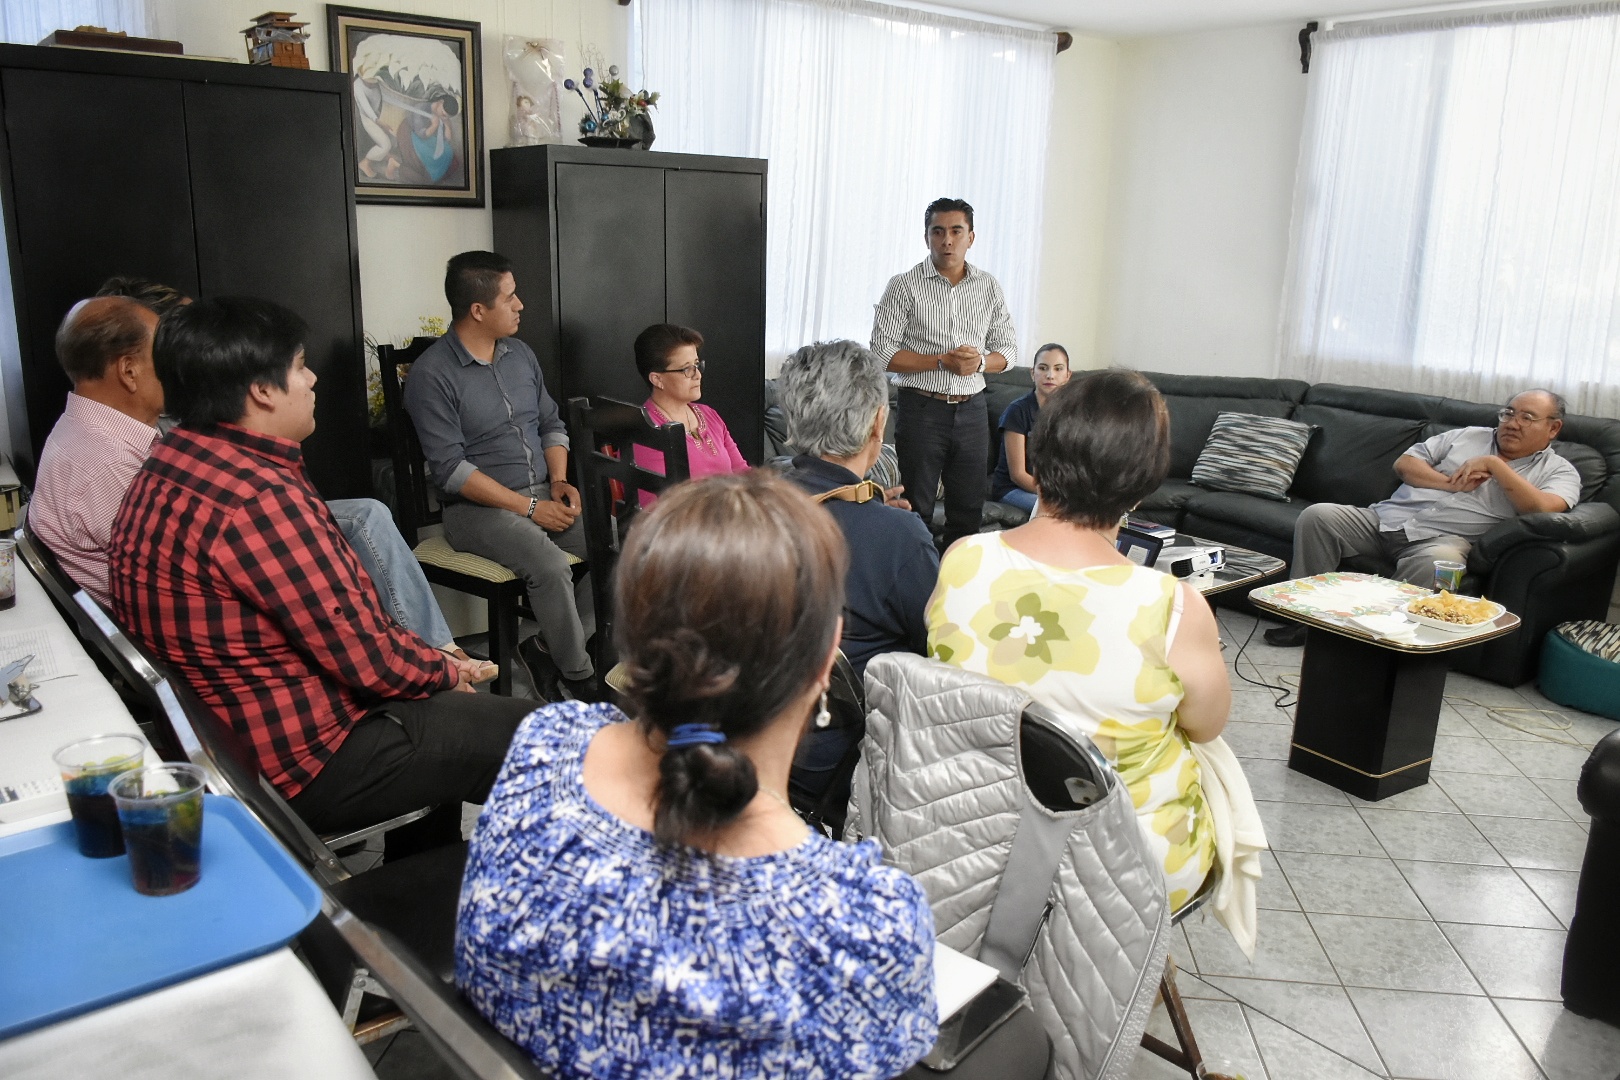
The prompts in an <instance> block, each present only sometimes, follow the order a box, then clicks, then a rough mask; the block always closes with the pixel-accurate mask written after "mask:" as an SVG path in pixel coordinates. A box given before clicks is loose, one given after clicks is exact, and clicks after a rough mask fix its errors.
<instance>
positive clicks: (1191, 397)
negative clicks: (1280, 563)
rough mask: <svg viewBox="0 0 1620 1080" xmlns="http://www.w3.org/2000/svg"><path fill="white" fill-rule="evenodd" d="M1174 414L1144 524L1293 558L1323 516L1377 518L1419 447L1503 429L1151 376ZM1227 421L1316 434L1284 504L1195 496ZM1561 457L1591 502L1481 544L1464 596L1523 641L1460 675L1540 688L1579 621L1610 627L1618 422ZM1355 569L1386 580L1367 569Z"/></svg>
mask: <svg viewBox="0 0 1620 1080" xmlns="http://www.w3.org/2000/svg"><path fill="white" fill-rule="evenodd" d="M1146 374H1147V376H1148V378H1150V379H1152V380H1153V382H1154V384H1155V385H1156V386H1158V388H1159V391H1160V392H1161V393H1163V394H1164V397H1165V401H1166V402H1167V403H1168V404H1169V407H1170V428H1171V452H1170V478H1169V479H1167V480H1166V481H1165V482H1164V484H1163V485H1162V486H1161V487H1160V488H1159V490H1158V491H1156V492H1154V493H1153V495H1151V496H1150V497H1149V498H1148V499H1147V500H1146V501H1144V502H1143V504H1142V514H1143V516H1145V517H1150V518H1153V519H1155V520H1158V521H1160V522H1162V523H1164V524H1166V525H1174V526H1176V527H1177V528H1179V529H1181V530H1183V531H1185V532H1188V533H1191V534H1193V535H1196V536H1201V537H1204V538H1206V539H1209V540H1215V541H1219V542H1222V543H1228V544H1236V545H1238V546H1240V547H1246V548H1252V549H1254V550H1256V551H1264V552H1266V553H1267V554H1269V555H1275V556H1276V557H1278V558H1281V559H1289V560H1291V559H1292V558H1293V537H1294V522H1295V521H1296V520H1297V519H1298V517H1299V515H1300V513H1301V512H1302V511H1303V510H1304V509H1305V507H1307V506H1309V505H1310V504H1311V503H1313V502H1340V503H1350V504H1353V505H1357V506H1367V505H1370V504H1372V503H1374V502H1378V501H1379V500H1381V499H1384V498H1387V497H1388V496H1389V495H1390V494H1391V493H1392V492H1393V491H1394V490H1395V488H1396V487H1397V486H1398V485H1399V484H1400V480H1399V478H1398V477H1396V475H1395V471H1394V463H1395V459H1396V458H1397V457H1399V456H1400V455H1401V454H1402V453H1403V452H1404V451H1405V450H1406V449H1407V448H1408V447H1410V446H1411V445H1412V444H1413V443H1416V442H1419V441H1421V440H1423V439H1427V438H1429V437H1430V436H1432V435H1436V434H1438V433H1439V432H1441V431H1445V430H1447V429H1449V428H1454V427H1465V426H1469V425H1484V426H1492V427H1494V426H1495V424H1496V409H1497V406H1495V405H1481V404H1477V403H1474V402H1468V401H1457V400H1454V399H1451V398H1442V397H1432V396H1429V395H1425V394H1409V393H1403V392H1400V391H1395V390H1375V389H1370V388H1366V387H1356V386H1336V385H1333V384H1331V383H1318V384H1315V385H1312V384H1310V383H1305V382H1300V381H1298V380H1293V379H1246V378H1227V377H1221V376H1207V375H1163V374H1155V373H1153V372H1147V373H1146ZM1221 412H1246V413H1258V414H1260V415H1262V416H1281V417H1286V418H1288V419H1291V420H1296V421H1299V422H1300V423H1306V424H1311V425H1314V426H1315V427H1316V428H1317V430H1316V431H1315V432H1314V433H1313V434H1312V436H1311V441H1310V445H1309V446H1308V447H1307V448H1306V450H1305V456H1304V457H1303V458H1302V459H1301V460H1300V463H1299V469H1298V471H1297V472H1296V473H1295V474H1294V483H1293V486H1292V487H1291V488H1290V489H1289V501H1287V502H1276V501H1273V500H1270V499H1263V498H1259V497H1258V496H1254V495H1245V494H1240V493H1237V492H1230V491H1209V490H1206V489H1204V488H1200V487H1198V486H1197V485H1195V484H1193V483H1192V481H1191V480H1189V479H1188V477H1189V476H1190V475H1191V473H1192V468H1193V464H1194V462H1196V461H1197V460H1198V454H1199V451H1201V450H1202V449H1203V447H1204V443H1205V442H1206V441H1207V440H1208V438H1209V431H1210V427H1211V426H1212V425H1213V424H1214V422H1215V417H1216V415H1217V414H1218V413H1221ZM1553 449H1554V450H1555V451H1556V452H1558V453H1559V454H1562V455H1563V456H1564V457H1565V458H1567V459H1569V461H1570V462H1571V463H1572V464H1573V465H1574V466H1575V468H1576V469H1577V470H1578V471H1579V472H1580V474H1581V502H1580V503H1579V504H1578V505H1576V506H1575V507H1574V508H1573V509H1572V510H1570V511H1568V512H1566V513H1562V514H1526V515H1522V516H1520V517H1517V518H1514V519H1512V520H1509V521H1505V522H1503V523H1501V524H1500V525H1498V526H1497V527H1496V528H1494V529H1492V530H1491V531H1490V532H1488V533H1486V534H1485V536H1483V537H1481V538H1480V540H1479V541H1478V542H1476V543H1475V545H1474V549H1473V551H1472V552H1471V553H1470V555H1469V558H1468V577H1467V578H1466V579H1465V581H1464V586H1463V587H1464V589H1465V590H1466V591H1469V592H1472V593H1475V594H1478V595H1485V596H1489V597H1490V598H1491V599H1493V600H1496V601H1497V602H1499V603H1501V604H1503V605H1505V606H1506V607H1507V608H1508V610H1509V611H1512V612H1514V613H1515V614H1517V615H1518V616H1519V618H1520V619H1522V620H1523V623H1524V625H1523V628H1522V629H1521V630H1520V631H1519V632H1518V633H1517V634H1510V635H1508V636H1507V637H1505V638H1500V639H1498V640H1496V641H1493V642H1488V643H1487V644H1485V645H1481V646H1478V647H1476V648H1472V649H1465V650H1461V651H1459V652H1458V653H1456V654H1455V657H1456V659H1455V663H1454V667H1456V668H1457V669H1458V670H1461V671H1465V672H1468V673H1469V674H1473V675H1478V676H1480V677H1481V678H1486V679H1490V680H1492V681H1493V682H1498V683H1501V684H1503V685H1505V686H1517V685H1519V684H1520V683H1523V682H1527V681H1529V680H1530V679H1531V678H1533V677H1534V676H1535V673H1536V665H1537V663H1538V662H1539V659H1540V655H1541V639H1542V638H1543V637H1544V636H1545V635H1546V633H1547V631H1548V630H1550V629H1552V628H1553V627H1554V626H1556V625H1558V624H1559V623H1561V622H1565V621H1567V620H1570V619H1603V618H1604V617H1605V616H1606V615H1607V614H1608V607H1609V597H1610V595H1611V594H1612V593H1613V590H1614V580H1615V568H1616V565H1617V563H1620V420H1606V419H1602V418H1599V417H1593V416H1569V417H1567V418H1566V419H1565V421H1564V427H1563V430H1562V431H1561V432H1560V434H1559V439H1558V441H1557V442H1556V443H1554V444H1553ZM1344 569H1349V570H1362V571H1367V572H1371V573H1379V572H1385V573H1387V572H1388V571H1389V569H1390V568H1389V567H1387V566H1380V565H1378V564H1377V563H1375V562H1372V561H1367V560H1351V561H1350V562H1348V563H1346V565H1345V567H1344Z"/></svg>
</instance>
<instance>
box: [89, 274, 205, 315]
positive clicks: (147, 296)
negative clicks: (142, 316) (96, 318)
mask: <svg viewBox="0 0 1620 1080" xmlns="http://www.w3.org/2000/svg"><path fill="white" fill-rule="evenodd" d="M96 295H97V296H127V297H129V298H130V299H131V300H134V301H135V302H136V303H138V304H145V305H146V306H147V307H149V308H151V309H152V310H153V311H154V312H156V313H157V317H158V318H160V319H161V318H163V316H165V315H167V314H168V313H169V312H171V311H173V310H174V309H175V308H182V307H185V306H186V304H187V303H188V302H189V301H190V297H188V296H186V294H185V293H183V292H181V291H180V290H179V289H176V288H175V287H174V286H172V285H164V284H161V283H159V282H156V281H148V280H147V279H146V278H142V277H131V276H130V275H128V274H118V275H116V276H114V277H110V278H108V279H107V280H106V281H103V282H102V283H101V288H99V289H97V290H96Z"/></svg>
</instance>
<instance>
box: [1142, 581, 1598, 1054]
mask: <svg viewBox="0 0 1620 1080" xmlns="http://www.w3.org/2000/svg"><path fill="white" fill-rule="evenodd" d="M1220 619H1221V624H1222V637H1223V638H1224V639H1225V640H1226V642H1227V643H1228V646H1227V662H1228V664H1229V665H1230V664H1231V663H1232V661H1233V659H1234V658H1235V657H1236V654H1237V652H1238V647H1239V646H1240V645H1242V643H1243V642H1244V640H1245V639H1246V638H1249V633H1250V630H1251V629H1252V628H1254V626H1255V621H1254V620H1253V619H1252V618H1250V617H1248V616H1244V615H1238V614H1234V613H1232V612H1228V611H1222V612H1221V613H1220ZM1269 625H1272V624H1270V623H1261V628H1262V629H1263V628H1264V627H1265V626H1269ZM1301 655H1302V650H1299V649H1274V648H1271V647H1269V646H1267V645H1265V644H1264V643H1263V641H1262V640H1261V638H1260V635H1259V634H1258V633H1256V634H1255V635H1254V636H1253V638H1252V639H1249V643H1248V646H1247V647H1246V648H1245V649H1244V650H1243V661H1242V672H1243V674H1245V675H1247V676H1249V677H1250V678H1251V679H1256V680H1259V681H1263V682H1269V683H1273V684H1276V685H1277V686H1278V687H1281V688H1287V687H1289V686H1292V685H1294V684H1295V683H1296V682H1297V675H1298V671H1299V661H1300V657H1301ZM1250 661H1252V663H1251V662H1250ZM1233 687H1234V689H1235V690H1236V695H1235V702H1234V705H1233V709H1232V723H1231V724H1230V726H1229V728H1228V730H1229V731H1230V732H1231V733H1232V734H1231V736H1229V738H1228V742H1229V743H1230V744H1231V745H1232V747H1233V749H1234V750H1235V751H1236V752H1237V754H1238V756H1239V757H1240V758H1242V759H1243V766H1244V771H1245V773H1246V774H1247V775H1248V778H1249V783H1250V786H1251V788H1252V789H1253V791H1254V796H1255V799H1256V800H1257V801H1258V802H1259V804H1260V812H1261V817H1262V818H1263V819H1264V821H1265V825H1266V833H1267V836H1268V839H1269V840H1270V841H1271V845H1272V848H1273V852H1272V853H1271V854H1269V855H1267V856H1266V858H1265V877H1264V878H1263V879H1262V882H1261V888H1260V907H1261V909H1262V910H1261V912H1260V943H1259V946H1258V948H1257V949H1256V951H1255V956H1254V958H1253V959H1252V960H1250V959H1248V958H1246V957H1244V956H1243V954H1242V953H1241V952H1239V951H1238V949H1237V947H1236V946H1235V945H1234V944H1233V943H1232V938H1231V935H1230V934H1228V933H1227V931H1226V930H1225V929H1224V928H1223V927H1222V926H1221V925H1220V924H1219V923H1217V922H1216V921H1215V919H1214V917H1213V916H1209V915H1206V914H1203V913H1200V914H1196V915H1194V916H1193V917H1192V918H1190V919H1189V920H1188V921H1187V925H1186V926H1185V927H1184V932H1182V933H1180V934H1178V936H1177V937H1176V939H1175V944H1174V948H1173V951H1174V953H1175V955H1176V958H1177V962H1178V964H1180V965H1181V967H1182V969H1183V974H1182V975H1181V989H1182V993H1183V994H1184V995H1185V996H1186V997H1187V998H1188V999H1189V1002H1188V1011H1189V1014H1190V1015H1191V1017H1192V1021H1193V1028H1194V1031H1195V1033H1196V1034H1197V1036H1198V1040H1199V1045H1200V1047H1201V1048H1202V1049H1203V1050H1204V1052H1205V1056H1206V1057H1208V1058H1212V1059H1219V1060H1221V1061H1223V1062H1229V1063H1231V1064H1232V1065H1233V1066H1234V1067H1235V1068H1236V1070H1237V1071H1238V1072H1240V1073H1241V1074H1242V1075H1244V1076H1245V1077H1247V1078H1248V1080H1262V1078H1266V1080H1338V1078H1340V1077H1359V1078H1371V1077H1385V1078H1390V1080H1474V1078H1479V1080H1486V1078H1489V1080H1521V1078H1522V1080H1620V1029H1617V1028H1614V1027H1611V1026H1609V1025H1607V1024H1602V1023H1598V1022H1596V1021H1592V1020H1586V1019H1583V1018H1582V1017H1579V1016H1575V1015H1574V1014H1572V1013H1569V1012H1567V1011H1565V1009H1564V1008H1563V1005H1562V1004H1561V1003H1560V1001H1559V998H1558V979H1559V971H1560V968H1561V965H1562V962H1563V951H1564V936H1565V932H1566V929H1567V927H1568V924H1569V918H1570V915H1571V913H1572V911H1573V909H1574V906H1575V884H1576V880H1577V877H1578V875H1577V873H1576V872H1577V871H1578V870H1579V869H1580V865H1581V858H1582V856H1583V854H1584V852H1585V849H1586V826H1587V819H1586V816H1585V814H1583V813H1582V812H1581V808H1580V804H1579V803H1578V802H1577V801H1576V799H1575V780H1576V778H1577V777H1578V776H1579V774H1580V768H1581V764H1582V763H1583V762H1584V761H1585V760H1586V756H1587V753H1588V752H1589V751H1590V749H1591V747H1592V745H1593V744H1594V743H1595V742H1596V741H1597V740H1598V739H1599V738H1601V737H1602V736H1603V735H1604V734H1606V733H1607V732H1609V731H1612V730H1613V729H1614V726H1615V725H1614V721H1612V720H1606V719H1603V718H1602V717H1595V716H1588V715H1586V714H1584V713H1576V712H1573V711H1571V710H1567V709H1561V707H1559V706H1556V705H1553V704H1552V703H1550V702H1548V701H1547V700H1546V699H1545V698H1543V697H1542V696H1541V695H1540V694H1539V693H1537V692H1536V691H1535V689H1534V687H1532V686H1527V687H1523V688H1521V689H1520V690H1509V689H1506V688H1504V687H1500V686H1496V685H1495V684H1492V683H1486V682H1482V681H1480V680H1478V679H1473V678H1470V677H1468V676H1466V675H1457V674H1453V675H1451V677H1450V679H1449V680H1448V681H1447V684H1446V701H1447V704H1446V705H1445V708H1444V712H1443V714H1442V716H1441V720H1440V729H1439V730H1440V734H1439V737H1438V738H1437V740H1436V745H1435V756H1434V767H1433V772H1432V777H1431V780H1430V782H1429V783H1428V784H1426V785H1424V786H1423V787H1421V788H1417V789H1416V790H1413V791H1408V792H1403V793H1402V794H1400V795H1397V796H1395V797H1394V798H1391V799H1385V800H1383V801H1381V802H1378V803H1369V802H1365V801H1363V800H1361V799H1357V798H1353V797H1350V796H1347V795H1344V794H1343V793H1341V792H1339V791H1336V790H1335V789H1333V788H1331V787H1329V786H1327V785H1326V784H1322V783H1319V782H1317V781H1315V780H1312V779H1311V778H1309V777H1306V776H1302V775H1300V774H1299V773H1295V772H1292V771H1291V770H1290V769H1289V768H1288V766H1287V763H1286V760H1285V759H1286V758H1287V754H1288V750H1287V747H1288V736H1289V731H1290V725H1291V723H1292V713H1291V711H1290V710H1288V709H1279V708H1278V707H1277V706H1276V705H1275V704H1273V699H1274V697H1275V696H1276V694H1275V693H1274V692H1273V691H1269V690H1265V689H1262V688H1260V687H1256V686H1253V685H1252V684H1250V683H1247V682H1244V681H1243V680H1241V679H1239V678H1236V677H1234V679H1233ZM1291 700H1292V698H1291V697H1290V698H1288V699H1285V701H1284V704H1285V705H1286V704H1289V703H1290V702H1291ZM1493 706H1494V707H1502V706H1506V707H1510V708H1551V709H1558V710H1559V711H1562V712H1563V713H1564V715H1565V716H1566V717H1567V718H1568V721H1569V724H1570V727H1569V730H1567V731H1559V730H1555V729H1551V728H1548V727H1547V726H1546V718H1541V717H1536V716H1534V715H1532V714H1516V713H1510V714H1507V717H1508V719H1509V720H1510V721H1512V722H1513V723H1514V724H1516V725H1518V726H1516V727H1514V726H1508V725H1504V724H1502V723H1500V722H1498V721H1497V720H1496V719H1493V718H1492V716H1491V715H1490V714H1489V712H1488V710H1489V709H1490V708H1491V707H1493ZM1570 744H1574V745H1570ZM1617 985H1620V983H1617ZM1616 992H1617V993H1620V989H1617V991H1616ZM1152 1030H1155V1031H1157V1032H1159V1033H1160V1034H1161V1035H1162V1036H1163V1037H1167V1038H1168V1037H1169V1035H1168V1033H1169V1025H1168V1022H1167V1021H1166V1019H1165V1018H1164V1014H1163V1010H1162V1009H1159V1010H1156V1011H1155V1016H1154V1020H1153V1026H1152ZM1130 1076H1131V1080H1161V1078H1166V1080H1168V1078H1173V1077H1177V1076H1185V1074H1184V1073H1177V1072H1176V1071H1175V1070H1174V1069H1172V1068H1170V1067H1169V1066H1168V1065H1167V1064H1166V1063H1165V1062H1163V1061H1160V1060H1158V1059H1157V1058H1155V1057H1153V1056H1152V1055H1151V1054H1148V1053H1147V1052H1145V1051H1142V1052H1139V1053H1138V1055H1137V1058H1136V1061H1135V1063H1134V1067H1133V1069H1132V1072H1131V1074H1130Z"/></svg>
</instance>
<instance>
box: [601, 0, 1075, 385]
mask: <svg viewBox="0 0 1620 1080" xmlns="http://www.w3.org/2000/svg"><path fill="white" fill-rule="evenodd" d="M632 35H633V38H632V48H631V53H632V55H633V56H634V57H635V58H636V61H637V63H638V70H637V71H636V72H635V75H634V80H633V81H634V82H635V84H636V86H637V87H638V88H640V87H643V86H644V87H646V88H647V89H649V90H657V91H660V92H661V93H662V95H663V96H662V98H661V99H660V101H659V107H658V110H657V112H656V113H655V114H654V123H655V124H656V126H657V132H658V135H657V138H658V142H657V148H658V149H659V150H672V151H683V152H687V153H697V154H722V155H730V156H738V157H763V158H768V159H769V160H770V174H769V178H768V187H769V200H770V206H769V214H768V218H767V225H768V229H769V234H768V238H767V257H766V265H767V271H766V305H767V312H766V353H767V356H769V357H771V358H772V359H773V360H775V359H779V358H780V357H782V356H784V355H786V354H787V353H789V352H791V351H793V350H794V349H797V348H798V347H799V346H801V345H805V344H808V343H809V342H812V341H817V340H825V339H828V338H835V337H847V338H853V339H854V340H856V341H861V342H865V341H868V340H869V339H870V337H871V332H872V306H873V305H874V304H875V303H876V302H877V300H878V298H879V297H880V296H881V295H882V294H883V287H884V285H885V284H887V282H888V279H889V278H890V277H891V276H893V275H895V274H898V273H901V272H903V271H905V270H907V269H909V268H910V267H912V266H914V265H916V264H917V263H918V262H919V261H921V260H922V259H924V258H926V257H927V249H926V247H925V245H924V241H923V208H924V207H926V206H927V205H928V204H929V203H930V202H932V201H933V200H934V199H936V198H938V197H940V196H951V197H954V198H963V199H966V200H967V201H968V202H969V203H971V204H973V208H974V226H975V232H976V234H977V240H976V242H975V244H974V247H973V251H972V253H971V254H970V255H969V259H970V260H971V261H972V262H973V263H975V264H976V265H978V266H981V267H982V268H984V269H985V270H988V271H990V272H991V273H992V274H994V275H995V276H996V277H997V279H999V280H1000V282H1001V284H1002V286H1003V288H1004V289H1005V291H1006V294H1007V302H1008V304H1009V306H1010V307H1011V309H1012V314H1013V323H1014V326H1015V327H1016V328H1017V330H1018V332H1019V334H1020V337H1021V339H1026V340H1021V346H1023V348H1024V349H1025V355H1027V347H1028V342H1027V335H1028V334H1030V333H1031V332H1032V331H1033V321H1034V314H1035V311H1034V308H1035V295H1036V291H1037V288H1036V282H1037V274H1038V266H1039V259H1040V235H1041V206H1042V191H1043V185H1044V182H1045V171H1046V142H1047V125H1048V117H1049V115H1050V108H1051V99H1052V58H1053V56H1054V43H1053V40H1052V37H1051V35H1050V34H1046V33H1041V32H1036V31H1032V30H1020V29H1016V28H1013V27H1008V26H1000V25H995V24H990V23H981V22H974V21H970V20H966V19H957V18H950V17H946V16H940V15H935V14H932V13H929V12H924V11H914V10H910V9H905V8H897V7H893V6H889V5H883V4H873V3H865V2H863V0H841V2H836V3H834V2H829V0H638V2H637V3H636V5H635V7H634V24H633V30H632Z"/></svg>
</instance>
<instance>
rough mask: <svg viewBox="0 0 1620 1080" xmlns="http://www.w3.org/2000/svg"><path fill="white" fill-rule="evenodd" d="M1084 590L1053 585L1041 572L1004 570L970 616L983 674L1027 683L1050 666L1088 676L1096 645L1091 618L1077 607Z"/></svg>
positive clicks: (1094, 661) (1098, 652) (1098, 651)
mask: <svg viewBox="0 0 1620 1080" xmlns="http://www.w3.org/2000/svg"><path fill="white" fill-rule="evenodd" d="M1085 595H1086V590H1085V589H1083V588H1078V587H1075V586H1055V585H1053V583H1052V582H1051V581H1050V580H1048V579H1047V577H1046V576H1045V575H1044V574H1039V573H1031V572H1029V571H1009V572H1008V573H1005V574H1002V575H1001V576H1000V577H998V578H997V579H996V580H995V581H994V582H992V583H991V586H990V596H991V597H992V599H991V601H990V603H988V604H986V605H985V606H984V607H981V608H980V609H979V610H978V611H977V612H976V613H975V614H974V616H973V619H972V622H971V625H972V627H973V633H974V636H975V637H977V638H978V641H979V644H981V645H983V646H984V647H985V648H986V649H988V650H989V657H988V659H987V661H986V664H985V674H987V675H989V676H990V677H991V678H992V679H1000V680H1001V681H1002V682H1006V683H1014V684H1022V685H1025V686H1027V685H1030V684H1032V683H1035V682H1038V681H1039V680H1040V679H1041V678H1042V676H1044V675H1046V674H1047V673H1048V672H1049V671H1052V670H1054V669H1056V670H1059V671H1065V672H1071V673H1073V674H1076V675H1089V674H1091V673H1092V672H1093V671H1095V670H1096V668H1097V660H1098V657H1099V656H1100V655H1101V649H1100V647H1099V646H1098V644H1097V639H1096V638H1094V637H1093V636H1092V635H1091V633H1090V629H1091V623H1092V619H1093V616H1092V614H1091V612H1089V611H1087V610H1086V609H1085V607H1084V606H1083V605H1082V603H1081V601H1083V600H1084V599H1085Z"/></svg>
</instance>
